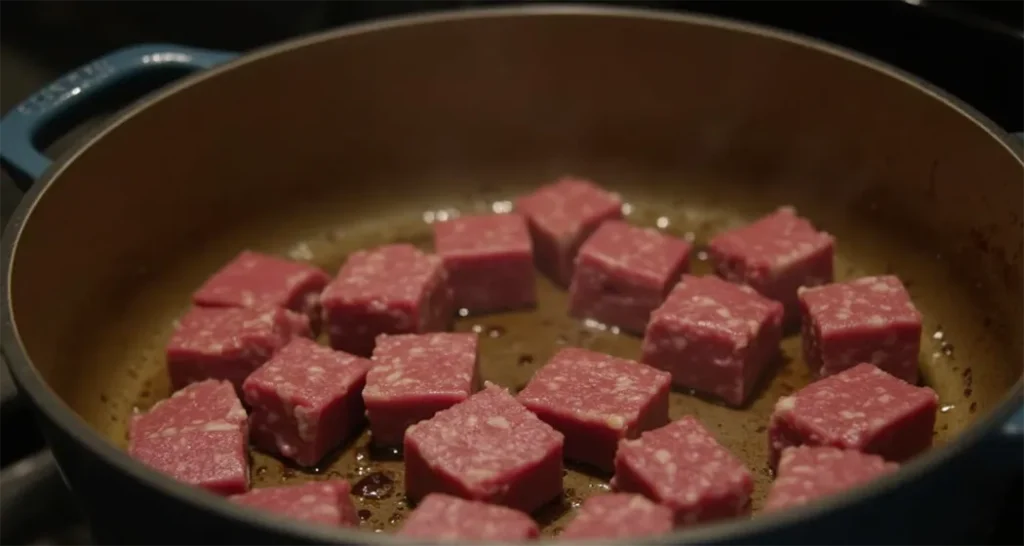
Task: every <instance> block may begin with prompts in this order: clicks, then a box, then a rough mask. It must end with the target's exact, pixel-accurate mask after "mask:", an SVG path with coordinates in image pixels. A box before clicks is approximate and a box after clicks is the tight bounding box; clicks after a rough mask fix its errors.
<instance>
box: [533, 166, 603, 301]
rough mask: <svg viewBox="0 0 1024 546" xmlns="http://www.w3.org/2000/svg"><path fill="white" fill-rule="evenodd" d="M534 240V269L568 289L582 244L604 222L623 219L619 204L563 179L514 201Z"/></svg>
mask: <svg viewBox="0 0 1024 546" xmlns="http://www.w3.org/2000/svg"><path fill="white" fill-rule="evenodd" d="M516 211H517V212H519V213H521V214H523V215H524V216H526V220H527V222H528V224H529V227H530V235H531V236H532V237H533V253H534V259H535V260H536V262H537V267H538V268H539V269H540V270H541V271H542V272H543V273H544V274H545V275H547V276H548V277H550V278H551V280H552V281H554V282H555V284H558V285H559V286H562V287H568V286H569V283H570V281H572V272H573V261H574V260H575V259H576V252H577V251H578V250H579V248H580V245H582V244H583V241H585V240H586V239H587V237H589V236H590V234H592V233H594V230H596V229H597V227H598V226H600V225H601V223H602V222H604V221H605V220H613V219H617V218H622V200H621V199H619V197H618V196H616V195H614V194H612V193H609V192H607V191H604V190H602V189H601V188H599V187H597V186H596V185H594V184H593V183H592V182H590V181H587V180H583V179H580V178H572V177H563V178H561V179H559V180H558V181H556V182H555V183H553V184H549V185H547V186H544V187H542V188H540V189H538V190H536V191H534V192H533V193H531V194H529V195H526V196H523V197H520V198H519V199H517V200H516Z"/></svg>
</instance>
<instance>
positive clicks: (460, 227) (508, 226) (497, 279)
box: [434, 214, 537, 313]
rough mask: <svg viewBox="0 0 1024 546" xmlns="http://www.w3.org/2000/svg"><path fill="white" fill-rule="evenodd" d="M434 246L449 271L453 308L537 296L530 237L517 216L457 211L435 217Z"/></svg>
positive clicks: (495, 307)
mask: <svg viewBox="0 0 1024 546" xmlns="http://www.w3.org/2000/svg"><path fill="white" fill-rule="evenodd" d="M434 248H435V250H436V251H437V254H438V255H439V256H441V260H442V261H443V262H444V267H445V270H446V271H447V272H448V285H449V286H451V289H452V295H453V298H454V300H455V307H456V308H459V309H465V310H466V312H467V313H488V312H494V311H507V310H512V309H520V308H523V307H532V306H533V305H534V304H535V303H536V302H537V295H536V288H535V286H534V284H535V282H534V273H533V243H532V242H531V241H530V231H529V230H528V229H527V227H526V221H525V220H524V219H523V217H522V216H520V215H518V214H491V215H486V216H462V217H459V218H455V219H452V220H448V221H446V222H438V223H435V224H434Z"/></svg>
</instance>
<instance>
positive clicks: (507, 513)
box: [398, 493, 540, 541]
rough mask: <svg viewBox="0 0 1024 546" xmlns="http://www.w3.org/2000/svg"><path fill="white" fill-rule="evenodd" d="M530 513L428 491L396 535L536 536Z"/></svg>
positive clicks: (451, 537) (425, 537)
mask: <svg viewBox="0 0 1024 546" xmlns="http://www.w3.org/2000/svg"><path fill="white" fill-rule="evenodd" d="M539 534H540V531H539V530H538V529H537V524H536V523H534V522H533V520H532V519H530V516H528V515H526V514H524V513H522V512H520V511H518V510H513V509H511V508H506V507H504V506H498V505H495V504H487V503H485V502H478V501H469V500H463V499H460V498H458V497H452V496H449V495H442V494H440V493H431V494H429V495H427V496H426V497H424V498H423V500H422V501H421V502H420V503H419V505H418V506H416V509H415V510H413V511H412V513H411V514H409V517H408V519H406V520H405V524H404V525H402V528H401V529H400V530H399V531H398V535H399V536H404V537H410V538H414V539H422V540H466V541H476V540H488V541H489V540H497V541H506V540H508V541H518V540H529V539H532V538H537V536H538V535H539Z"/></svg>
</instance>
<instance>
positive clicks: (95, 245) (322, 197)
mask: <svg viewBox="0 0 1024 546" xmlns="http://www.w3.org/2000/svg"><path fill="white" fill-rule="evenodd" d="M564 173H574V174H578V175H582V176H587V177H592V178H593V179H594V180H596V181H598V182H599V183H601V184H602V185H605V186H607V187H609V188H613V189H615V190H616V191H619V192H620V193H621V194H622V195H623V196H624V197H625V199H626V200H627V201H629V202H630V203H631V204H632V205H633V212H632V214H631V216H630V218H631V220H633V221H635V222H636V223H640V224H646V225H651V226H654V225H656V224H658V225H664V226H665V227H664V229H665V230H666V231H668V232H670V233H673V234H676V235H679V236H688V237H692V238H694V239H695V240H696V241H697V243H698V244H699V243H702V242H704V241H706V240H707V239H708V238H709V236H710V235H712V234H714V233H715V232H717V231H720V230H722V229H724V228H726V227H729V226H734V225H738V224H740V223H742V222H745V221H749V220H750V219H752V218H754V217H756V216H757V215H760V214H763V213H765V212H768V211H770V210H772V209H774V208H775V207H777V206H779V205H782V204H792V205H795V206H796V207H797V208H798V209H799V210H800V211H801V212H802V213H803V214H804V215H806V216H808V217H810V218H811V219H812V220H813V221H814V222H815V223H816V224H818V225H819V226H820V227H821V228H823V229H825V230H827V231H829V232H831V233H833V234H835V235H836V237H837V239H838V245H839V246H838V257H837V274H838V276H839V278H842V279H845V278H850V277H854V276H859V275H865V274H877V273H886V272H891V273H896V274H898V275H900V276H901V277H902V278H903V280H904V281H905V282H906V283H907V284H908V286H909V289H910V292H911V294H912V296H913V298H914V300H915V302H916V303H917V304H918V306H919V308H920V309H921V310H922V312H923V313H924V315H925V333H924V339H923V341H922V352H921V366H922V370H923V371H924V377H925V382H926V383H928V384H930V385H931V386H932V387H934V388H935V389H936V390H937V391H938V392H939V395H940V398H941V403H942V404H943V407H942V410H941V412H940V414H939V424H938V425H937V428H936V435H937V442H938V443H939V444H941V443H944V442H947V441H949V440H950V439H951V438H953V437H954V436H955V435H956V433H958V432H959V431H961V430H963V429H964V428H965V427H967V426H969V425H970V423H971V422H972V421H974V420H975V419H976V418H978V417H979V416H981V415H983V414H985V413H986V411H987V410H989V409H991V408H992V407H994V405H995V404H997V403H998V401H999V399H1000V398H1001V397H1002V396H1003V395H1004V394H1005V393H1006V392H1007V390H1008V389H1009V388H1010V387H1011V386H1012V385H1013V384H1014V382H1015V381H1017V380H1018V379H1019V377H1020V375H1021V352H1022V331H1024V322H1022V312H1021V307H1020V301H1021V297H1022V292H1021V287H1022V278H1021V277H1022V260H1024V252H1022V248H1024V246H1022V229H1021V228H1022V223H1021V222H1022V219H1024V214H1022V203H1024V194H1022V187H1024V186H1022V184H1021V180H1022V168H1021V162H1020V160H1019V159H1018V158H1017V157H1015V156H1014V154H1013V153H1012V152H1011V151H1010V150H1008V149H1007V148H1006V147H1005V146H1004V145H1003V144H1001V143H1000V142H999V141H998V140H997V139H996V138H994V137H993V136H992V135H991V134H990V133H989V132H988V131H987V130H986V129H985V128H983V127H981V126H979V125H978V124H976V123H975V122H973V121H971V120H970V119H968V118H967V117H965V116H964V115H963V114H962V113H960V112H958V111H956V110H955V109H954V108H952V107H950V106H949V105H947V104H946V103H944V102H943V101H942V100H940V99H938V98H936V97H934V96H931V95H930V94H927V93H924V92H922V91H920V90H918V89H916V88H914V87H911V86H909V85H907V84H905V83H903V82H902V81H900V80H899V79H897V78H895V77H893V76H891V75H888V74H885V73H882V72H879V71H876V70H874V69H872V68H869V67H868V66H865V65H862V64H859V63H858V62H854V61H851V60H846V59H843V58H840V57H837V56H833V55H829V54H826V53H824V52H821V51H817V50H814V49H809V48H806V47H803V46H801V45H798V44H794V43H789V42H785V41H781V40H777V39H773V38H771V37H768V36H762V35H758V34H756V33H748V32H743V31H740V30H738V29H736V28H732V27H725V26H717V25H711V24H702V23H698V22H694V21H690V20H685V19H675V18H672V19H659V18H646V17H636V18H629V17H614V16H608V15H579V14H577V15H570V14H566V13H563V14H558V15H551V14H549V15H546V16H525V15H507V14H506V15H495V16H490V17H482V18H475V19H473V18H453V19H451V20H434V21H433V22H430V23H428V24H420V25H397V26H391V27H390V28H387V29H386V30H379V31H375V32H361V33H356V34H351V35H344V36H337V37H325V38H318V39H313V40H309V41H307V42H305V43H303V44H302V45H299V46H296V47H292V48H289V49H288V50H284V51H280V52H278V53H276V54H273V55H264V56H262V58H257V59H253V60H251V61H249V62H247V63H244V64H242V65H240V66H238V67H236V68H233V69H231V70H228V71H226V72H224V73H223V74H219V75H217V76H214V77H211V78H208V79H205V80H203V81H200V82H196V83H194V84H193V85H191V86H188V87H186V88H183V89H181V90H179V91H178V92H177V93H175V94H173V95H171V96H168V97H165V98H164V99H163V100H161V101H159V102H157V103H155V104H152V105H151V106H149V107H148V108H145V109H143V110H140V111H138V112H136V113H135V114H134V115H133V116H132V117H130V118H129V119H127V120H124V121H123V122H122V123H121V124H120V125H119V126H117V127H116V128H114V129H113V130H112V131H110V132H109V133H108V134H106V135H105V136H104V137H103V138H102V139H100V140H97V141H95V142H94V143H92V144H91V145H90V146H89V147H88V149H87V150H86V151H85V152H84V153H83V154H81V155H80V156H79V157H78V158H77V159H76V160H75V161H74V162H73V163H72V164H70V165H69V166H68V167H67V168H66V169H65V170H64V172H63V173H62V174H61V175H60V177H59V180H57V181H56V183H54V184H53V185H52V186H51V187H50V188H48V189H47V191H46V193H45V195H44V196H43V198H42V199H41V200H40V202H39V203H38V204H37V206H36V208H35V210H34V211H33V212H32V214H31V216H30V217H29V220H28V221H27V224H26V226H25V230H24V233H23V235H22V239H21V241H20V243H19V245H18V247H17V249H16V254H15V258H16V262H15V265H14V267H13V270H12V285H11V305H12V306H13V310H14V312H15V315H16V320H17V327H18V330H19V333H20V335H21V337H22V340H23V342H24V343H25V346H26V347H27V349H28V350H29V353H30V354H31V356H32V359H33V361H34V363H35V364H36V366H37V367H38V368H39V370H40V371H41V373H42V374H43V376H44V377H45V378H46V380H47V381H48V382H49V383H50V385H52V387H53V388H54V390H55V391H56V392H57V393H58V394H59V395H60V396H61V397H62V398H63V399H64V400H65V401H66V402H67V403H68V404H69V405H70V406H71V407H72V408H73V409H74V410H75V411H76V412H77V413H78V414H80V415H81V416H82V417H83V418H84V419H85V420H86V421H87V422H88V423H89V424H91V425H92V426H93V427H95V428H96V429H97V430H98V431H100V432H101V433H102V434H104V435H106V436H107V437H109V438H110V439H111V440H112V441H113V442H116V443H118V444H121V445H123V444H124V443H125V427H126V423H127V419H128V418H129V417H130V415H131V414H132V411H133V409H135V408H140V409H145V408H146V407H148V406H149V405H150V404H152V403H153V402H155V401H156V400H158V399H159V398H161V397H163V396H165V395H166V394H167V381H166V378H165V374H164V369H163V359H162V347H163V344H164V343H165V342H166V339H167V337H168V335H169V333H170V331H171V328H172V322H173V320H174V319H175V318H176V317H177V316H178V315H180V313H181V312H182V311H183V310H184V309H185V307H186V305H187V302H188V296H189V293H190V292H191V291H192V290H193V289H194V288H195V287H196V286H198V284H199V283H200V282H201V281H202V280H203V279H204V277H205V276H207V275H209V274H210V273H211V272H212V271H214V270H215V269H216V268H217V267H218V266H219V265H221V264H222V263H224V262H225V261H227V260H228V259H230V258H231V257H232V256H233V255H234V254H235V253H236V252H238V251H239V250H241V249H243V248H252V249H257V250H263V251H269V252H278V253H282V254H285V253H290V254H291V255H292V256H294V257H297V258H303V259H309V260H311V261H312V262H314V263H316V264H319V265H321V266H323V267H324V268H326V269H328V270H329V271H331V272H332V273H333V272H334V271H335V270H336V268H337V267H338V266H339V265H340V264H341V263H342V261H343V259H344V257H345V255H346V254H347V253H349V252H351V251H352V250H354V249H357V248H362V247H366V246H370V245H373V244H379V243H384V242H391V241H395V240H406V241H412V242H414V243H416V244H420V245H422V246H424V248H429V247H430V226H429V224H428V222H427V221H428V220H430V219H432V218H437V217H438V215H437V214H436V213H437V211H444V212H445V213H450V211H453V210H457V211H461V212H463V213H465V212H467V211H471V210H485V209H487V208H490V207H491V206H492V205H493V203H495V202H500V201H503V200H507V199H509V198H511V197H512V196H514V195H516V194H517V193H518V192H522V191H525V190H526V189H527V188H529V187H532V186H536V185H538V184H541V183H544V182H547V181H550V180H551V179H552V178H553V177H555V176H557V175H561V174H564ZM659 219H663V220H660V221H659ZM666 223H667V225H666ZM695 269H696V270H697V271H699V272H706V271H707V270H708V269H707V266H706V263H704V262H702V261H701V260H700V259H699V257H698V259H697V260H695ZM539 286H540V290H541V295H542V297H541V305H540V306H539V308H538V309H537V310H536V311H533V312H526V313H510V314H505V315H496V316H490V317H479V318H468V319H464V320H460V322H459V324H458V329H460V330H472V329H477V330H479V331H481V336H482V339H483V340H482V355H483V360H482V363H483V366H484V374H485V377H487V378H488V379H491V380H495V381H497V382H499V383H502V384H504V385H506V386H508V387H512V388H518V387H521V386H522V385H523V384H524V383H525V382H526V380H527V379H528V378H529V376H530V373H531V372H532V371H533V370H535V369H536V368H538V367H540V366H541V365H543V363H544V362H545V360H546V359H547V357H548V356H550V354H551V353H552V352H553V351H554V350H555V349H557V348H558V347H559V346H561V345H566V344H569V345H583V346H587V347H592V348H595V349H597V350H602V351H608V352H611V353H614V354H620V355H622V356H628V357H631V358H636V357H638V347H639V340H637V339H636V338H633V337H630V336H625V335H616V334H613V333H611V332H609V331H603V330H600V329H595V328H590V327H587V326H585V325H582V324H580V323H578V322H576V321H571V320H569V319H568V318H567V317H566V316H565V309H566V305H565V299H566V298H565V294H564V293H562V292H561V291H558V290H556V289H554V288H553V287H552V286H551V285H549V284H548V283H547V282H546V281H544V280H541V281H540V285H539ZM783 349H784V353H785V358H784V359H783V361H782V362H780V363H778V365H777V366H776V367H775V369H773V370H772V371H771V372H770V373H769V375H770V377H769V378H768V379H766V381H765V384H764V386H763V387H762V388H761V389H760V390H759V392H758V395H757V397H756V399H755V400H754V401H753V402H752V403H751V404H750V406H749V407H748V408H745V409H744V410H742V411H737V410H730V409H727V408H724V407H721V406H719V405H716V404H713V403H711V402H707V401H703V400H700V399H698V398H696V397H693V396H690V395H687V394H685V393H676V394H674V395H673V402H672V416H673V418H678V417H679V416H680V415H682V414H684V413H695V414H697V415H698V416H699V417H700V418H701V419H703V420H704V421H705V422H706V423H708V424H709V426H710V427H711V428H712V430H713V431H714V432H715V433H716V434H717V435H718V436H719V438H720V439H721V440H722V441H723V443H725V444H726V445H727V446H728V447H730V448H731V449H733V450H734V451H735V452H737V453H738V454H739V455H740V456H741V457H742V458H743V459H744V460H745V461H746V462H747V463H748V464H749V465H750V466H751V468H752V469H753V470H755V471H756V472H757V475H758V480H757V481H758V483H757V495H756V496H757V499H756V501H755V504H758V503H760V501H761V499H762V497H763V494H764V493H765V491H766V489H767V485H768V483H769V481H770V478H769V476H768V475H767V474H766V473H765V472H763V470H764V467H765V460H766V459H765V456H766V453H765V451H766V449H765V448H766V446H765V443H766V441H765V436H764V426H765V425H766V423H767V416H768V414H769V413H770V411H771V406H772V404H773V403H774V401H775V400H776V399H777V398H778V396H780V395H782V394H785V393H788V392H791V391H792V390H794V389H796V388H799V387H800V386H802V385H803V384H805V383H806V382H807V380H808V377H807V371H806V366H805V364H804V363H803V361H802V359H801V357H800V353H799V340H798V338H796V337H790V338H788V339H787V340H786V342H785V343H784V347H783ZM365 442H366V438H365V436H364V437H362V438H360V439H359V440H357V441H356V443H355V444H354V445H353V446H350V447H351V448H350V449H347V450H346V451H345V452H344V453H343V454H342V455H340V456H339V457H338V458H337V459H336V460H335V461H334V462H333V463H332V464H330V465H329V468H326V467H325V468H324V469H322V470H323V472H321V473H320V475H319V476H318V477H325V476H331V475H334V474H338V475H344V476H349V477H352V478H354V479H356V480H358V479H360V478H361V477H363V476H364V475H365V474H367V473H368V472H371V471H383V472H387V473H390V474H389V475H390V476H391V477H394V478H395V479H397V480H398V482H397V483H396V485H397V486H398V487H399V490H398V492H395V493H393V494H391V495H390V496H388V497H387V498H385V499H383V500H374V499H372V498H368V499H364V500H362V501H360V502H361V503H362V504H361V506H362V507H364V508H366V509H368V510H371V512H372V514H371V516H370V517H369V519H368V521H367V522H366V525H367V526H368V527H374V528H386V527H389V526H391V525H393V524H394V523H395V522H396V521H397V520H399V519H400V518H401V515H402V514H403V513H404V511H403V510H404V508H403V505H402V503H401V501H400V497H401V495H400V480H401V475H400V467H401V464H400V463H399V462H396V461H393V460H388V457H387V456H386V454H379V453H371V454H367V453H366V452H365V450H364V448H363V446H364V445H365ZM254 464H255V468H256V473H255V479H256V480H257V482H259V483H263V484H266V483H276V482H278V481H290V480H293V479H308V478H310V477H317V476H313V475H311V474H303V473H298V472H296V471H294V470H292V469H288V468H285V467H283V466H282V465H281V464H280V463H279V462H277V461H275V460H273V459H270V458H268V457H264V456H261V455H257V456H256V457H255V461H254ZM566 483H567V487H568V488H570V489H571V490H572V492H571V493H570V494H568V495H567V499H566V501H565V502H564V503H563V504H561V505H559V506H557V507H553V508H552V509H551V511H550V513H546V514H543V515H541V519H542V520H543V522H544V523H548V524H549V525H547V529H548V530H549V531H553V530H555V529H557V528H558V527H559V526H560V525H561V524H562V523H563V522H564V521H565V519H566V517H567V516H566V512H568V511H571V507H572V506H573V503H575V502H578V500H579V499H580V498H582V497H585V496H587V495H589V494H591V493H592V492H594V491H600V490H602V488H603V486H602V485H601V484H602V482H601V481H600V480H599V479H597V478H595V477H593V476H590V475H589V474H588V473H586V472H580V471H578V469H573V471H572V472H571V473H570V475H569V478H568V480H567V482H566Z"/></svg>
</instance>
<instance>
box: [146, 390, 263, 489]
mask: <svg viewBox="0 0 1024 546" xmlns="http://www.w3.org/2000/svg"><path fill="white" fill-rule="evenodd" d="M248 439H249V431H248V426H247V424H246V415H245V409H244V408H243V407H242V403H241V402H240V401H239V400H238V396H237V395H236V394H235V389H234V387H233V386H232V385H231V383H228V382H226V381H215V380H212V379H211V380H207V381H200V382H197V383H192V384H191V385H189V386H187V387H185V388H184V389H182V390H179V391H177V392H175V393H174V394H173V395H171V397H170V398H168V399H166V400H162V401H160V402H157V404H156V405H154V406H153V407H152V408H151V409H150V410H149V411H148V412H146V413H143V414H139V415H136V416H134V417H133V418H132V422H131V427H130V430H129V435H128V453H129V454H130V455H131V456H132V457H133V458H135V459H136V460H138V461H140V462H142V463H143V464H145V465H147V466H149V467H151V468H153V469H155V470H158V471H160V472H163V473H164V474H167V475H169V476H171V477H172V478H174V479H176V480H178V481H180V482H184V483H187V484H190V485H195V486H198V487H202V488H204V489H207V490H209V491H212V492H214V493H219V494H222V495H232V494H236V493H241V492H244V491H246V490H247V489H248V488H249V460H248V454H247V453H246V447H247V444H248Z"/></svg>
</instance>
